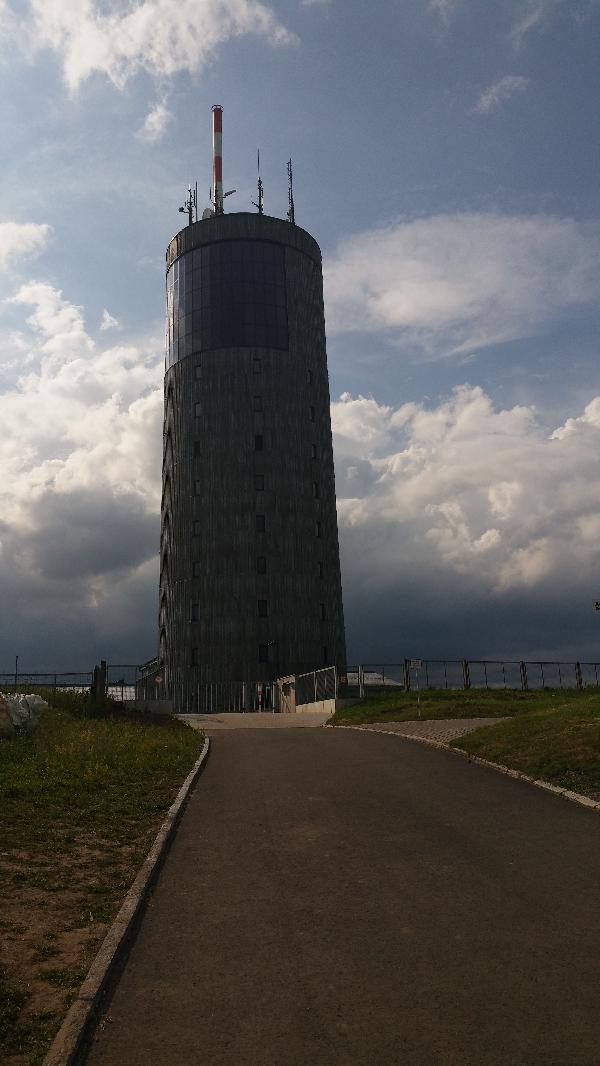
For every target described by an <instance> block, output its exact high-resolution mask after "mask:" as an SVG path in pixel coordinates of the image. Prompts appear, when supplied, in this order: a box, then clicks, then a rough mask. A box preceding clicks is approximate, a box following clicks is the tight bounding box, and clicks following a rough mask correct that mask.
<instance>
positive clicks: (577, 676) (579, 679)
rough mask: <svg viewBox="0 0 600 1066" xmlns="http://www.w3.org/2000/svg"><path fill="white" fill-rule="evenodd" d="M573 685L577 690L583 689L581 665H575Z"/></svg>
mask: <svg viewBox="0 0 600 1066" xmlns="http://www.w3.org/2000/svg"><path fill="white" fill-rule="evenodd" d="M575 684H576V685H577V688H583V678H582V676H581V663H575Z"/></svg>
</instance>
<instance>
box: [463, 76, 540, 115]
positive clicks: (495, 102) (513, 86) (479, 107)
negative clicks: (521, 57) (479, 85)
mask: <svg viewBox="0 0 600 1066" xmlns="http://www.w3.org/2000/svg"><path fill="white" fill-rule="evenodd" d="M528 85H529V78H524V77H522V76H521V75H520V74H505V75H504V77H503V78H499V79H498V81H495V82H493V84H492V85H490V86H489V88H487V89H486V90H485V92H483V93H482V94H481V96H480V97H479V100H478V101H477V104H476V106H475V108H474V111H476V112H477V114H479V115H488V114H489V113H490V111H495V110H496V108H498V107H500V105H501V104H503V103H505V102H506V101H507V100H510V98H511V96H514V95H515V93H523V92H525V90H526V88H527V86H528Z"/></svg>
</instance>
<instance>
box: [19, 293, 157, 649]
mask: <svg viewBox="0 0 600 1066" xmlns="http://www.w3.org/2000/svg"><path fill="white" fill-rule="evenodd" d="M12 302H13V304H14V306H15V307H16V308H19V307H21V308H22V311H23V314H24V322H23V325H22V329H21V330H20V332H19V341H20V347H21V349H27V350H26V351H21V353H20V354H21V365H22V367H23V368H24V369H23V370H22V373H21V376H20V377H19V378H18V380H17V381H16V382H15V383H13V384H11V385H10V386H9V387H8V388H7V389H6V390H5V391H4V392H2V393H0V425H2V433H1V434H0V469H1V470H2V483H1V484H0V583H1V584H2V588H3V609H2V612H0V615H1V617H0V645H2V643H4V644H5V645H6V641H7V640H9V639H10V633H11V632H12V628H15V631H17V632H19V633H20V634H21V636H20V639H21V640H22V644H23V649H24V651H25V650H26V651H27V652H28V654H30V655H31V654H34V653H35V649H36V647H39V648H40V649H41V652H40V654H45V655H49V654H51V649H52V647H53V642H55V641H56V647H57V649H58V651H59V652H60V653H61V655H62V656H63V657H64V653H65V648H69V647H70V648H72V649H73V657H74V659H75V660H77V656H78V654H79V650H80V647H81V641H82V640H83V641H85V640H87V641H88V648H87V654H88V655H91V654H97V653H96V652H95V651H94V652H93V653H92V652H91V650H90V647H89V644H90V643H91V644H94V647H98V648H99V647H100V644H102V642H104V641H106V642H108V641H109V640H110V639H112V638H111V636H110V634H111V633H114V634H115V641H117V642H118V640H119V639H120V638H119V633H121V637H122V641H123V642H124V643H121V647H122V649H123V653H126V652H127V647H126V645H127V641H130V642H131V644H130V646H132V645H135V646H136V647H137V648H139V644H140V640H139V635H138V637H136V635H135V634H136V632H138V634H139V632H140V631H142V630H143V631H145V633H146V640H147V642H148V651H149V653H150V654H152V652H153V650H154V645H153V641H154V629H155V626H154V600H155V598H156V588H155V584H156V573H155V571H156V556H157V552H158V511H159V508H160V465H161V423H162V387H161V386H162V373H163V366H162V358H161V354H162V353H159V352H157V350H156V349H151V350H148V349H147V348H146V347H144V346H139V345H138V346H112V347H105V348H99V347H97V346H96V345H95V344H94V342H93V340H92V339H91V337H90V336H89V334H88V333H87V331H86V328H85V320H84V314H83V310H82V309H81V308H80V307H77V306H75V305H73V304H72V303H71V302H70V301H69V300H68V299H67V298H66V297H65V296H64V294H63V293H62V292H60V291H59V290H57V289H56V288H54V287H53V286H51V285H50V284H48V283H47V282H29V283H27V284H26V285H23V286H21V288H20V289H19V291H18V292H17V293H16V294H15V296H14V297H13V298H12ZM142 606H143V611H142ZM120 612H122V614H120ZM140 627H141V629H140ZM3 637H4V638H5V639H4V642H3V640H2V638H3ZM105 646H106V645H105ZM144 650H146V649H144ZM51 661H52V660H51ZM53 661H54V662H55V663H56V659H54V660H53ZM60 661H63V662H64V658H61V660H60ZM38 662H39V659H38ZM55 668H56V667H55Z"/></svg>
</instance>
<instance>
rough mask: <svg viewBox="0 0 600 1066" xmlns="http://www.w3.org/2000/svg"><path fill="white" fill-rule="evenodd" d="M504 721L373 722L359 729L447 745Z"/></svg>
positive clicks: (488, 719)
mask: <svg viewBox="0 0 600 1066" xmlns="http://www.w3.org/2000/svg"><path fill="white" fill-rule="evenodd" d="M505 721H506V718H452V719H450V718H445V719H443V720H441V721H434V720H432V721H419V722H387V723H383V722H374V723H373V724H372V725H365V726H361V729H370V730H375V731H376V732H379V733H397V734H398V735H399V736H401V737H422V738H423V739H424V740H437V741H438V743H440V744H447V743H449V741H451V740H455V739H456V737H464V736H465V734H466V733H472V732H473V730H474V729H481V728H482V727H483V726H485V725H497V724H498V722H505Z"/></svg>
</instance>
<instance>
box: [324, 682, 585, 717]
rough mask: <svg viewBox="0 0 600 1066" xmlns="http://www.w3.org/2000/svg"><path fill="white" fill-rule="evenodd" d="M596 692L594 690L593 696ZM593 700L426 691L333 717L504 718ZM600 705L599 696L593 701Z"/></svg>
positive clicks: (571, 695)
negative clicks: (558, 703)
mask: <svg viewBox="0 0 600 1066" xmlns="http://www.w3.org/2000/svg"><path fill="white" fill-rule="evenodd" d="M595 692H596V690H595V689H594V693H595ZM586 698H588V699H589V698H590V696H589V691H586V690H584V691H583V692H581V691H579V690H578V689H561V690H559V691H558V692H555V691H551V690H549V689H545V690H542V691H536V692H521V691H520V690H517V689H467V690H463V689H424V690H422V691H421V692H420V693H416V692H404V691H398V690H395V691H392V692H386V693H384V694H382V695H379V696H373V697H371V698H370V699H366V700H363V701H362V702H361V703H358V704H355V705H354V706H353V707H344V708H342V709H341V710H339V711H336V713H335V714H334V715H333V718H332V719H331V724H332V725H363V724H367V723H368V722H412V721H414V720H415V719H416V718H418V717H419V714H420V716H421V718H426V719H439V718H504V717H507V716H509V717H513V716H516V715H522V714H529V713H531V712H533V711H540V710H544V709H547V710H550V709H551V708H552V707H553V706H554V705H555V704H556V702H557V699H559V700H560V701H561V703H562V702H564V703H565V704H572V703H573V704H578V703H580V702H581V701H582V700H585V699H586ZM591 698H595V699H597V700H598V702H599V704H600V695H596V696H594V697H591Z"/></svg>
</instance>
